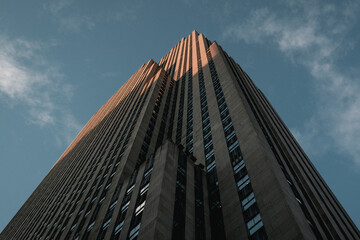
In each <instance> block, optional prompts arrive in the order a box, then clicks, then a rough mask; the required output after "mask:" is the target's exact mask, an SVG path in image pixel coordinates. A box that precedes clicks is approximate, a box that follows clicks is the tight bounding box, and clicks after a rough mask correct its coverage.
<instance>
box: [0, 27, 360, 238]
mask: <svg viewBox="0 0 360 240" xmlns="http://www.w3.org/2000/svg"><path fill="white" fill-rule="evenodd" d="M0 239H360V233H359V230H358V229H357V227H356V226H355V225H354V223H353V222H352V220H351V219H350V217H349V216H348V215H347V213H346V212H345V210H344V209H343V208H342V206H341V205H340V203H339V202H338V200H337V199H336V197H335V196H334V194H333V193H332V192H331V190H330V189H329V187H328V186H327V185H326V183H325V182H324V180H323V179H322V178H321V176H320V175H319V173H318V172H317V171H316V169H315V168H314V166H313V164H312V163H311V162H310V160H309V159H308V158H307V156H306V154H305V153H304V152H303V150H302V149H301V147H300V146H299V144H298V143H297V142H296V140H295V139H294V137H293V136H292V135H291V133H290V131H289V130H288V129H287V127H286V126H285V124H284V123H283V122H282V120H281V119H280V117H279V116H278V115H277V113H276V112H275V110H274V109H273V107H272V106H271V105H270V103H269V102H268V100H267V99H266V97H265V96H264V95H263V93H262V92H261V91H260V90H259V89H258V88H257V87H256V86H255V85H254V83H253V82H252V81H251V79H250V78H249V76H248V75H247V74H246V73H245V72H244V71H243V70H242V69H241V67H240V66H239V65H238V64H237V63H236V62H235V61H234V60H233V59H232V58H231V57H229V56H228V55H227V53H226V52H225V51H223V50H222V48H221V47H220V46H219V45H218V44H217V43H216V42H210V41H209V40H208V39H207V38H206V37H205V36H204V35H202V34H198V33H197V32H196V31H194V32H192V33H191V34H190V35H189V36H188V37H187V38H183V39H181V41H180V42H179V43H178V44H176V46H175V47H174V48H173V49H171V50H170V52H169V53H168V54H167V55H166V56H164V57H163V58H162V59H161V60H160V61H159V62H158V63H156V62H154V61H153V60H149V62H147V63H146V64H144V65H143V66H141V67H140V69H139V70H138V71H137V72H136V73H135V74H134V75H133V76H132V77H131V78H130V79H129V80H128V81H127V82H126V83H125V84H124V85H123V86H122V87H121V88H120V89H119V90H118V91H117V92H116V93H115V94H114V95H113V96H112V97H111V98H110V99H109V100H108V101H107V102H106V103H105V105H104V106H103V107H102V108H100V110H99V111H98V112H97V113H95V114H94V116H93V117H92V118H91V119H90V120H89V122H88V123H87V124H86V125H85V127H84V128H83V129H82V130H81V132H80V133H79V135H78V136H77V137H76V138H75V139H74V141H73V142H72V143H71V145H70V146H69V147H68V149H67V150H66V151H65V152H64V154H63V155H62V156H61V157H60V159H59V160H58V161H57V163H56V164H55V165H54V166H53V168H52V169H51V170H50V172H49V173H48V174H47V176H46V177H45V178H44V180H43V181H42V182H41V183H40V185H39V186H38V187H37V188H36V189H35V191H34V192H33V193H32V195H31V196H30V197H29V199H28V200H27V201H26V202H25V204H24V205H23V206H22V208H21V209H20V210H19V211H18V213H17V214H16V215H15V217H14V218H13V219H12V220H11V221H10V223H9V224H8V225H7V227H6V228H5V229H4V231H3V232H2V233H1V235H0Z"/></svg>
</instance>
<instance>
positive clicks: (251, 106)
mask: <svg viewBox="0 0 360 240" xmlns="http://www.w3.org/2000/svg"><path fill="white" fill-rule="evenodd" d="M228 58H229V57H228V56H227V58H226V59H227V61H228V63H229V65H230V66H231V69H232V70H233V73H234V74H235V76H236V77H237V81H238V83H239V86H240V88H241V90H242V91H243V93H244V96H245V98H246V100H247V102H248V103H249V106H250V108H251V110H252V112H253V114H254V116H255V118H256V120H257V122H258V124H259V126H260V128H261V130H262V132H263V133H264V135H265V138H266V140H267V141H268V143H269V146H270V148H271V150H272V151H273V154H274V156H275V158H276V160H277V162H278V163H279V165H280V168H281V170H282V171H283V173H284V176H285V178H286V180H287V182H288V184H289V186H290V188H291V190H292V191H293V193H294V195H295V197H296V199H298V203H299V206H300V207H301V209H302V211H303V213H304V215H305V217H306V219H307V221H308V223H309V225H310V227H311V229H312V230H313V232H314V234H315V236H316V238H318V239H322V236H321V234H320V232H319V230H318V229H317V227H316V225H315V222H314V220H313V219H312V217H311V215H310V213H309V210H308V209H307V207H306V206H305V204H304V203H303V200H302V198H301V196H300V194H299V192H298V190H297V188H296V187H295V184H294V183H293V181H292V179H291V177H290V175H289V173H288V171H287V169H286V168H285V165H284V163H283V162H282V160H281V158H280V156H279V154H278V153H277V151H276V149H275V146H274V144H273V143H272V141H271V139H273V141H274V142H275V144H276V145H277V147H278V149H279V150H280V148H279V146H278V143H277V141H276V139H275V138H274V136H273V134H272V132H271V131H269V133H270V135H271V138H270V136H269V134H268V133H267V131H266V130H265V127H264V125H265V126H266V129H269V126H268V125H267V123H266V121H264V117H263V116H262V115H261V114H259V115H258V113H257V111H259V109H258V107H257V106H256V105H253V104H252V102H253V101H254V99H253V98H252V96H251V95H250V94H249V92H248V90H247V89H245V88H244V86H243V85H242V83H241V82H242V81H243V80H242V78H241V77H240V76H239V75H238V74H237V71H236V70H235V67H234V65H233V62H232V61H229V59H228ZM255 109H256V110H255ZM260 118H261V119H262V121H261V120H260ZM262 122H264V125H263V123H262ZM280 154H281V155H282V157H283V159H284V161H285V162H286V165H287V166H288V168H289V170H290V172H291V174H292V175H293V176H294V178H295V181H296V182H297V184H298V186H299V188H300V190H301V192H302V193H303V195H304V197H305V198H306V200H307V202H308V203H309V205H310V207H311V209H312V211H313V212H314V215H315V217H316V218H317V220H318V221H319V223H320V225H321V227H322V228H323V230H324V232H325V234H326V236H327V238H332V237H331V234H330V233H329V231H328V230H327V228H326V226H325V224H324V222H323V221H322V219H321V217H320V216H319V213H318V212H317V211H316V209H315V207H314V206H313V204H312V202H311V200H310V199H309V196H308V195H307V193H306V191H305V189H304V188H303V187H302V184H301V183H300V182H299V179H298V178H297V176H296V174H295V172H294V170H293V169H292V167H291V165H290V163H289V160H288V159H287V158H286V157H285V155H284V153H283V152H282V151H281V150H280Z"/></svg>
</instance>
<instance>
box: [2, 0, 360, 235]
mask: <svg viewBox="0 0 360 240" xmlns="http://www.w3.org/2000/svg"><path fill="white" fill-rule="evenodd" d="M269 2H270V1H246V0H245V1H224V0H223V1H206V0H202V1H195V0H183V1H181V0H180V1H106V2H104V1H73V0H57V1H36V0H34V1H10V0H3V1H1V3H0V6H1V7H0V133H1V134H0V193H1V196H0V231H1V230H2V229H3V228H4V227H5V226H6V224H7V223H8V222H9V221H10V219H11V218H12V217H13V216H14V215H15V213H16V212H17V210H18V209H19V208H20V207H21V205H22V204H23V203H24V202H25V201H26V199H27V198H28V197H29V195H30V194H31V193H32V191H33V190H34V189H35V188H36V186H37V185H38V184H39V183H40V181H41V180H42V179H43V178H44V176H45V175H46V174H47V172H48V171H49V170H50V168H51V167H52V165H53V164H54V163H55V162H56V160H57V159H58V158H59V157H60V155H61V154H62V153H63V152H64V150H65V149H66V147H67V146H68V145H69V144H70V142H71V141H72V139H73V138H74V137H75V136H76V134H77V133H78V132H79V131H80V129H81V128H82V127H83V126H84V125H85V124H86V122H87V121H88V120H89V119H90V117H91V116H92V115H93V114H94V113H95V112H96V111H97V110H98V109H99V108H100V107H101V106H102V105H103V104H104V103H105V102H106V101H107V100H108V99H109V98H110V97H111V96H112V94H114V93H115V91H116V90H117V89H119V88H120V87H121V85H122V84H123V83H124V82H125V81H126V80H127V79H128V78H129V77H130V76H131V75H132V74H133V73H134V72H135V71H136V70H137V69H138V68H139V67H140V66H141V65H142V64H143V63H145V62H147V61H148V60H149V59H150V58H153V59H154V60H155V61H158V60H160V58H161V57H162V56H164V55H165V54H166V53H167V52H168V51H169V50H170V49H171V48H172V47H173V46H174V45H175V44H176V43H177V42H178V41H179V40H180V39H181V37H186V36H188V35H189V34H190V33H191V32H192V30H194V29H196V30H197V31H198V32H200V33H203V34H204V35H206V36H207V37H208V38H209V39H210V40H211V41H214V40H216V41H217V42H218V43H219V44H220V45H221V46H222V47H223V48H224V50H225V51H227V52H228V54H229V55H230V56H232V57H233V58H234V59H235V60H236V61H237V62H238V63H239V64H240V65H241V66H242V68H243V69H244V70H245V71H246V72H247V73H248V74H249V76H250V77H251V78H252V79H253V81H254V82H255V84H257V86H258V87H259V88H260V89H261V90H262V91H263V92H264V93H265V95H266V96H267V97H268V99H269V100H270V102H271V103H272V105H273V106H274V107H275V109H276V110H277V111H278V113H279V115H280V116H281V117H282V119H283V120H284V121H285V123H286V124H287V126H288V128H289V129H290V130H291V131H292V133H293V134H294V136H295V137H296V138H297V139H298V141H299V142H300V144H301V145H302V147H303V148H304V150H305V152H306V153H307V154H308V156H309V157H310V159H311V160H312V162H313V163H314V165H315V166H316V168H317V169H318V171H319V172H320V173H321V175H322V176H323V178H324V179H325V181H326V182H327V183H328V185H329V186H330V188H331V189H332V191H333V192H334V193H335V195H336V196H337V198H338V199H339V201H340V202H341V203H342V205H343V206H344V208H345V209H346V210H347V212H348V213H349V215H350V216H351V217H352V219H353V221H354V222H355V224H357V226H358V227H359V226H360V206H359V204H358V199H360V190H359V189H360V188H359V186H358V184H359V183H360V145H359V143H360V77H359V76H360V66H359V65H360V44H359V40H360V31H359V30H360V22H359V16H358V13H359V12H360V3H359V2H358V1H326V2H325V1H316V0H314V1H301V0H300V1H285V0H284V1H271V3H269Z"/></svg>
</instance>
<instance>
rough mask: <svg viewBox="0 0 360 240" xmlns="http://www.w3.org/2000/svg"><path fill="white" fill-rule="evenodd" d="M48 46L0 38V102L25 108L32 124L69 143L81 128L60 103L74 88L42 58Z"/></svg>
mask: <svg viewBox="0 0 360 240" xmlns="http://www.w3.org/2000/svg"><path fill="white" fill-rule="evenodd" d="M47 47H49V45H47V44H43V43H39V42H31V41H26V40H24V39H9V38H7V37H4V36H0V100H2V101H3V102H4V103H7V104H9V105H10V106H11V107H20V108H22V109H21V110H22V111H23V110H24V112H25V113H26V115H25V116H26V119H27V121H28V122H29V123H31V124H35V125H39V126H41V127H46V126H51V128H53V129H57V130H58V134H59V135H62V139H63V140H64V142H66V143H68V142H69V140H68V138H69V137H71V138H73V137H74V136H75V134H76V133H77V132H78V131H79V130H80V127H81V126H80V125H79V124H78V123H77V121H76V119H75V118H74V117H73V116H72V114H71V113H70V112H69V111H68V110H66V108H65V107H63V105H62V104H61V103H60V102H59V100H58V99H65V100H68V101H69V100H70V98H71V95H72V86H71V85H70V84H66V83H65V82H63V81H62V78H63V76H62V74H61V73H60V72H59V70H58V69H57V68H56V67H53V66H51V65H50V64H49V63H47V61H45V59H44V58H43V57H42V55H41V51H42V49H43V48H47ZM57 112H61V114H57ZM64 134H65V135H64Z"/></svg>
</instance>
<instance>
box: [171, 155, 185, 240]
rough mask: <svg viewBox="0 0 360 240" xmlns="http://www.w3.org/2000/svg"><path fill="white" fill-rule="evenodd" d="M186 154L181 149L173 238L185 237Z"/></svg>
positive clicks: (177, 175)
mask: <svg viewBox="0 0 360 240" xmlns="http://www.w3.org/2000/svg"><path fill="white" fill-rule="evenodd" d="M186 163H187V161H186V156H185V154H184V152H183V151H179V155H178V167H177V174H176V189H175V204H174V217H173V229H172V239H179V240H180V239H182V240H183V239H185V214H186Z"/></svg>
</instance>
